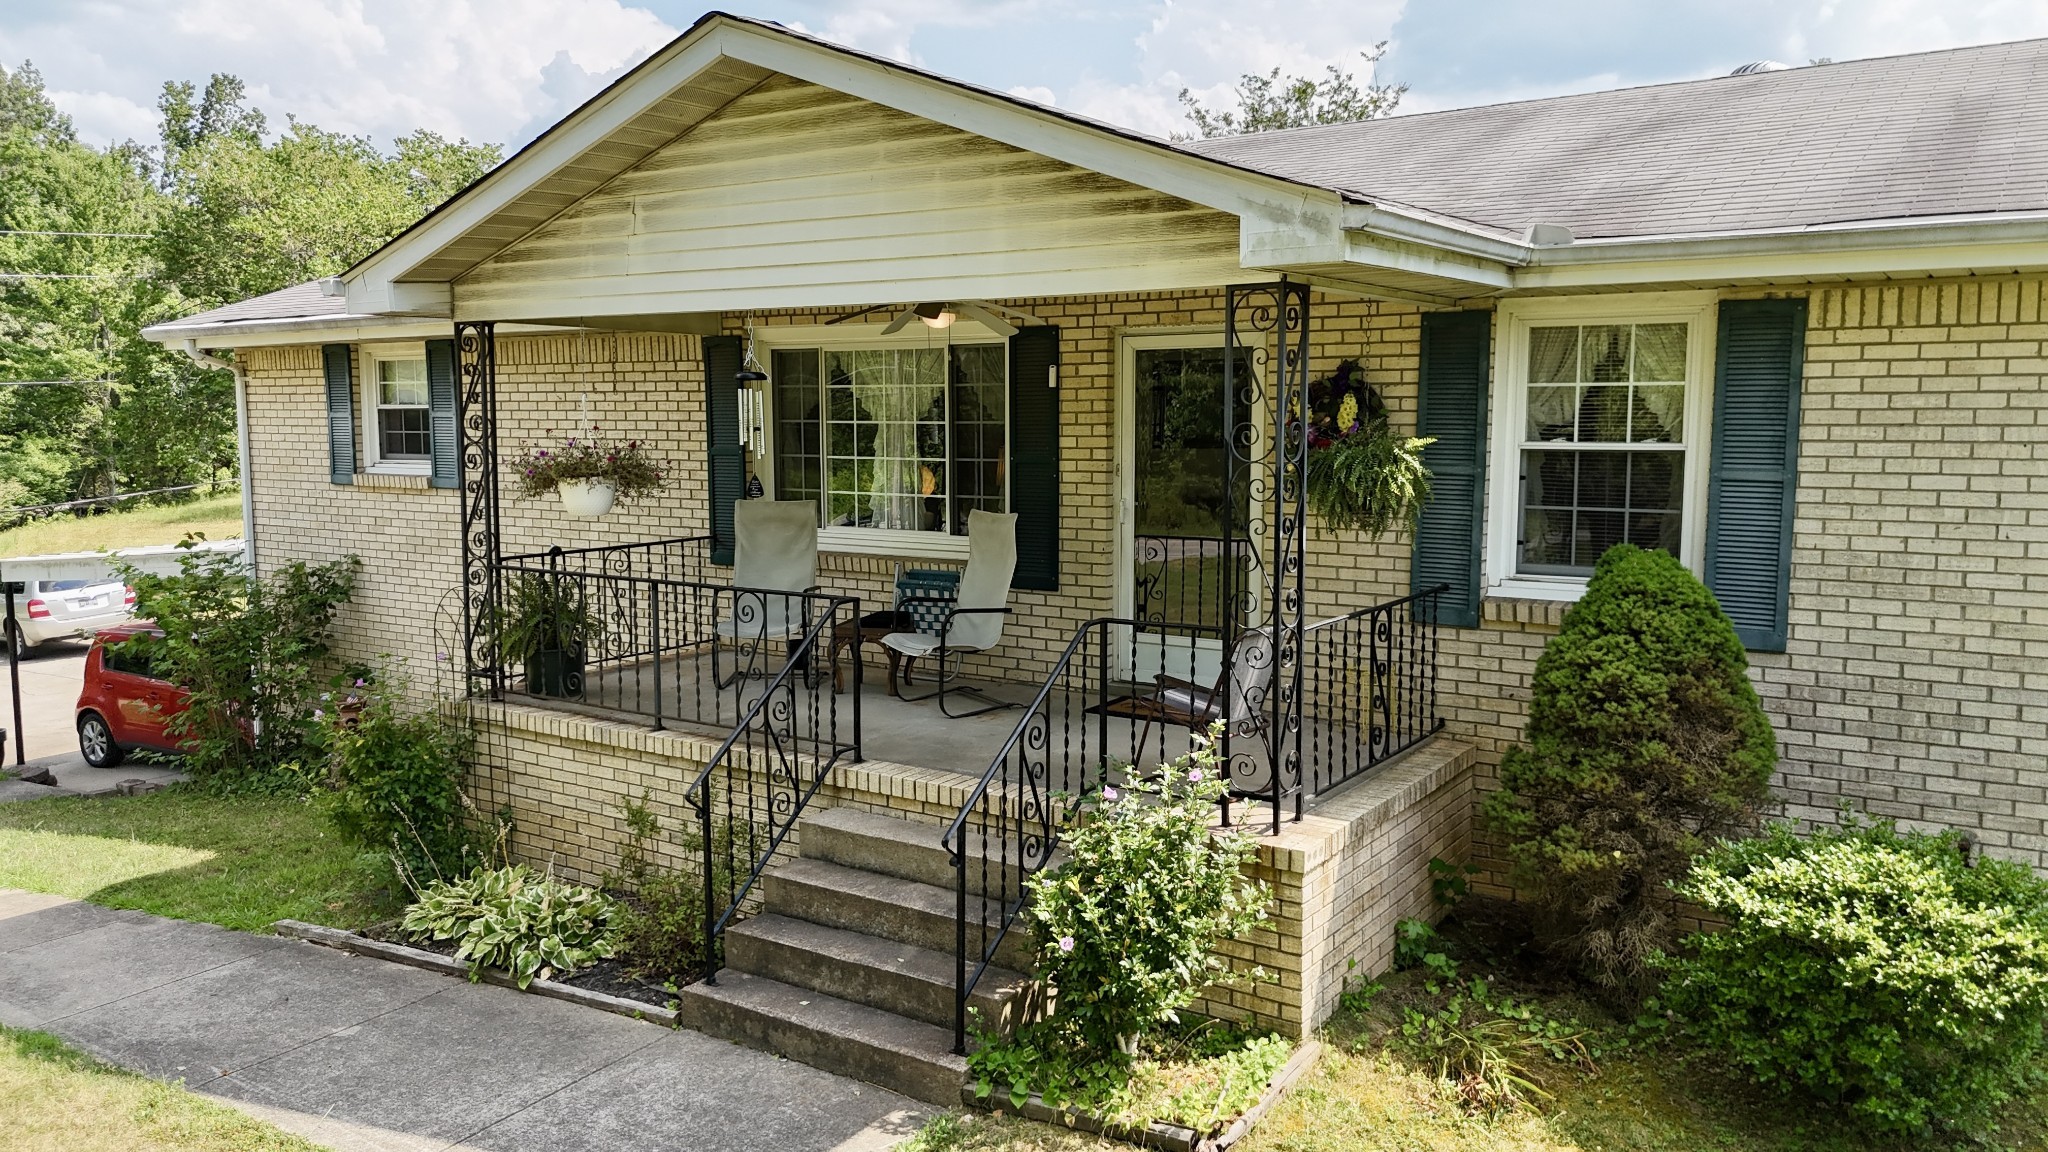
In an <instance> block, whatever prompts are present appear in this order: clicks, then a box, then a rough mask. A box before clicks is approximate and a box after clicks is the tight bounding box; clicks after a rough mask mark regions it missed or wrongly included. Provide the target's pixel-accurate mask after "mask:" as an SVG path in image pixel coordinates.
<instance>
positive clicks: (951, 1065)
mask: <svg viewBox="0 0 2048 1152" xmlns="http://www.w3.org/2000/svg"><path fill="white" fill-rule="evenodd" d="M678 998H679V999H680V1001H681V1007H680V1016H681V1019H682V1022H683V1023H684V1024H685V1025H687V1026H688V1027H691V1028H695V1029H697V1030H698V1031H701V1032H706V1033H709V1034H711V1035H713V1036H720V1037H723V1038H725V1039H727V1040H732V1041H736V1042H738V1043H741V1044H745V1045H746V1046H747V1047H749V1048H759V1049H762V1050H764V1051H767V1052H773V1053H775V1054H777V1055H779V1056H785V1057H787V1058H789V1059H791V1060H795V1061H798V1062H799V1063H803V1064H809V1065H810V1066H811V1067H813V1068H822V1069H824V1070H825V1071H827V1072H835V1073H838V1074H839V1075H841V1076H851V1077H854V1078H855V1079H858V1080H865V1081H867V1082H868V1083H870V1084H879V1085H881V1086H882V1087H884V1088H888V1089H890V1090H892V1091H896V1092H901V1093H902V1094H903V1095H905V1096H909V1097H911V1098H913V1099H917V1100H923V1101H925V1102H927V1103H930V1104H938V1105H941V1106H944V1107H949V1108H950V1107H954V1106H957V1105H958V1104H959V1103H960V1086H961V1084H962V1083H963V1082H965V1080H966V1078H967V1060H966V1058H964V1057H961V1056H955V1055H953V1053H952V1051H951V1049H952V1046H953V1030H952V1029H951V1028H940V1027H937V1026H936V1025H932V1024H926V1023H922V1022H920V1021H916V1020H910V1019H906V1018H905V1017H902V1016H898V1015H896V1014H894V1013H892V1012H884V1011H882V1010H881V1009H879V1008H870V1007H868V1006H867V1005H865V1004H856V1003H854V1002H852V1001H850V1000H841V999H839V998H838V997H836V996H827V995H825V994H824V993H821V992H815V991H812V990H810V989H807V988H798V987H795V986H793V985H789V984H784V983H782V982H781V981H779V980H771V979H768V978H767V977H764V976H754V975H750V974H748V973H745V972H738V971H734V970H733V969H730V968H727V969H724V970H722V971H721V972H719V974H718V983H717V984H704V983H701V982H700V983H697V984H689V985H686V986H684V988H683V990H682V993H681V995H680V996H679V997H678Z"/></svg>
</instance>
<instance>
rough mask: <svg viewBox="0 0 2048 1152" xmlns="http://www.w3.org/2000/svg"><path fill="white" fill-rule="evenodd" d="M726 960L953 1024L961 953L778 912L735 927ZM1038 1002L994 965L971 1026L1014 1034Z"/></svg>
mask: <svg viewBox="0 0 2048 1152" xmlns="http://www.w3.org/2000/svg"><path fill="white" fill-rule="evenodd" d="M725 963H726V966H727V967H729V968H732V969H734V970H735V971H739V972H745V973H748V974H750V975H754V976H766V977H767V978H769V979H771V980H779V981H781V982H782V983H784V984H790V985H794V986H796V987H799V988H809V989H811V990H813V991H816V992H823V993H825V994H826V995H827V996H836V997H838V998H839V999H841V1000H851V1001H853V1002H854V1003H856V1004H865V1005H867V1006H869V1007H870V1008H880V1009H882V1010H884V1011H887V1012H894V1013H896V1014H897V1015H899V1016H908V1017H909V1018H911V1019H912V1020H922V1021H924V1022H925V1023H927V1024H935V1025H938V1026H939V1027H941V1028H951V1027H952V1026H953V1005H954V991H953V989H954V982H955V979H956V969H955V962H954V958H953V953H952V952H951V951H950V950H948V951H946V952H935V951H933V950H931V949H929V948H918V947H915V946H913V945H910V944H903V943H900V942H898V941H895V940H884V939H882V938H881V937H879V936H868V935H865V934H863V933H860V932H852V931H848V930H847V929H844V928H830V927H827V926H825V925H823V924H812V923H810V922H808V921H804V920H793V919H791V918H789V917H787V916H777V915H775V914H773V913H769V914H766V915H761V916H755V917H752V918H751V919H748V920H745V921H742V922H741V923H739V924H735V925H733V926H732V927H731V928H729V929H727V930H726V933H725ZM1033 1002H1034V996H1033V989H1032V984H1031V981H1030V980H1029V979H1028V978H1027V977H1025V976H1023V975H1021V974H1019V973H1017V972H1012V971H1010V970H1008V969H1004V968H990V969H989V970H987V971H986V972H983V973H982V975H981V979H980V980H979V981H977V982H976V983H975V986H974V992H973V993H972V994H971V995H970V996H969V997H968V1005H969V1007H970V1008H971V1009H972V1010H973V1013H974V1014H973V1015H972V1016H971V1017H970V1021H978V1022H979V1024H980V1026H981V1027H982V1028H985V1029H992V1030H995V1031H1000V1032H1009V1031H1011V1030H1012V1029H1013V1028H1015V1027H1016V1025H1017V1024H1019V1023H1021V1022H1022V1018H1023V1015H1024V1013H1026V1012H1028V1011H1029V1010H1030V1007H1031V1005H1032V1004H1033Z"/></svg>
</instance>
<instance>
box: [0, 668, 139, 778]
mask: <svg viewBox="0 0 2048 1152" xmlns="http://www.w3.org/2000/svg"><path fill="white" fill-rule="evenodd" d="M88 647H89V645H88V644H87V642H86V641H83V640H78V641H66V640H53V641H51V642H49V643H47V644H43V645H40V646H38V647H37V648H36V649H35V652H34V654H33V655H31V656H30V657H29V658H28V659H26V660H23V661H22V662H21V734H22V736H23V738H24V739H23V745H24V746H23V749H22V750H23V751H24V752H26V753H27V755H28V763H27V764H26V765H25V766H20V765H17V764H16V763H15V760H14V700H13V696H12V694H11V693H10V691H9V687H8V681H7V660H6V657H5V656H4V655H0V728H4V729H6V730H7V734H8V735H7V747H6V749H5V752H6V758H5V760H4V761H0V767H4V768H5V769H6V770H7V771H9V772H12V773H16V774H19V775H24V776H32V775H34V774H35V773H36V771H37V770H38V769H39V768H47V769H49V770H50V773H51V774H52V775H54V776H55V777H56V778H57V788H58V789H62V790H64V791H68V792H77V793H81V794H83V795H88V796H90V795H95V794H98V793H102V792H111V791H113V790H114V788H115V786H116V785H118V784H120V783H121V782H122V781H123V780H147V781H150V782H152V783H166V782H168V781H171V780H176V779H178V778H179V773H178V770H177V768H176V767H175V766H172V765H166V764H145V763H143V762H141V761H139V760H131V761H129V762H128V763H125V764H123V765H121V766H120V767H118V768H92V767H88V766H87V765H86V763H85V759H84V757H82V756H80V755H79V754H78V732H77V730H76V729H75V728H74V727H72V725H73V719H72V710H73V709H74V708H76V707H77V706H78V690H79V689H80V688H81V687H82V686H83V684H84V677H85V653H86V650H87V648H88ZM54 792H55V790H51V789H46V790H44V791H40V792H38V791H35V790H34V786H33V785H23V784H20V783H18V782H6V783H0V800H19V799H27V798H31V797H34V796H46V795H52V794H54Z"/></svg>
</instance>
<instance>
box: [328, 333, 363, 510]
mask: <svg viewBox="0 0 2048 1152" xmlns="http://www.w3.org/2000/svg"><path fill="white" fill-rule="evenodd" d="M320 358H321V362H322V366H323V367H324V368H325V369H326V373H327V478H328V479H329V480H332V481H334V482H335V483H336V484H353V483H355V482H356V387H355V373H354V371H352V370H351V369H350V367H349V347H348V345H346V344H328V345H325V346H324V347H322V348H321V349H320Z"/></svg>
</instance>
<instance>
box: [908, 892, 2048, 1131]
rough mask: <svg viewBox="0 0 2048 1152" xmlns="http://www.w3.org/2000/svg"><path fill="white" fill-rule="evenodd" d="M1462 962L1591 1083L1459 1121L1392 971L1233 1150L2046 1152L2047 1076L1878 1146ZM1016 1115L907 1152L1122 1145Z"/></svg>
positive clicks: (1533, 988)
mask: <svg viewBox="0 0 2048 1152" xmlns="http://www.w3.org/2000/svg"><path fill="white" fill-rule="evenodd" d="M1446 935H1447V937H1448V938H1449V939H1451V941H1452V942H1453V945H1454V947H1458V949H1459V951H1461V952H1463V953H1464V955H1465V956H1466V957H1467V958H1466V959H1464V960H1463V963H1462V975H1463V978H1464V979H1467V980H1469V979H1470V978H1471V977H1473V976H1484V977H1486V978H1487V979H1488V981H1489V982H1490V985H1491V986H1492V987H1493V988H1494V989H1495V990H1496V991H1497V992H1500V993H1503V994H1505V995H1507V996H1509V997H1511V998H1513V999H1514V1000H1517V1001H1519V1002H1521V1003H1523V1004H1528V1005H1533V1006H1534V1007H1535V1008H1536V1009H1537V1010H1538V1011H1540V1012H1541V1013H1542V1014H1543V1015H1545V1016H1547V1017H1549V1018H1551V1019H1553V1020H1557V1021H1561V1022H1564V1021H1569V1022H1571V1027H1573V1028H1582V1029H1584V1030H1585V1031H1586V1040H1587V1042H1588V1044H1589V1045H1590V1046H1591V1047H1592V1048H1593V1049H1594V1050H1595V1052H1596V1063H1597V1065H1598V1070H1597V1072H1592V1073H1588V1072H1583V1071H1580V1070H1578V1069H1576V1068H1574V1067H1572V1066H1570V1065H1567V1064H1561V1063H1557V1062H1554V1061H1551V1060H1549V1059H1548V1058H1546V1057H1543V1056H1541V1055H1535V1056H1533V1057H1532V1058H1531V1059H1529V1060H1528V1061H1527V1062H1525V1067H1526V1069H1527V1070H1528V1071H1529V1072H1530V1073H1531V1074H1532V1076H1533V1078H1534V1079H1536V1080H1538V1081H1539V1082H1540V1084H1541V1086H1542V1088H1543V1089H1544V1090H1545V1091H1546V1092H1548V1093H1549V1094H1550V1098H1549V1099H1547V1100H1538V1101H1537V1102H1536V1103H1535V1105H1534V1106H1525V1107H1523V1108H1520V1109H1518V1110H1515V1111H1512V1112H1509V1113H1507V1114H1505V1115H1501V1116H1495V1117H1487V1116H1482V1115H1475V1114H1472V1113H1470V1112H1468V1111H1467V1110H1466V1109H1465V1108H1464V1107H1463V1106H1462V1105H1461V1104H1460V1102H1459V1100H1458V1099H1457V1097H1456V1095H1455V1094H1454V1093H1453V1092H1452V1091H1451V1089H1450V1088H1449V1086H1448V1085H1446V1084H1444V1083H1442V1082H1441V1081H1439V1080H1438V1078H1437V1076H1436V1074H1435V1066H1434V1062H1433V1061H1432V1060H1431V1059H1429V1058H1428V1056H1427V1055H1426V1054H1424V1053H1421V1052H1418V1051H1415V1050H1414V1049H1413V1048H1411V1047H1410V1046H1409V1045H1408V1044H1407V1043H1406V1042H1405V1041H1404V1039H1403V1038H1402V1035H1401V1024H1402V1022H1403V1021H1404V1019H1405V1018H1406V1017H1405V1011H1406V1010H1407V1009H1409V1008H1418V1009H1422V1010H1427V1009H1428V1008H1430V1007H1431V1006H1433V1005H1434V1004H1436V1003H1440V1002H1441V999H1440V997H1432V996H1431V995H1430V994H1429V993H1428V991H1427V989H1426V987H1425V983H1426V981H1427V979H1428V977H1427V976H1426V974H1425V973H1423V972H1421V971H1410V972H1403V973H1399V974H1396V975H1394V976H1391V977H1388V978H1386V980H1385V987H1384V988H1383V989H1382V990H1381V991H1380V992H1379V993H1378V994H1377V995H1376V996H1374V997H1373V998H1372V1000H1371V1003H1370V1006H1369V1007H1368V1008H1366V1009H1365V1010H1364V1011H1362V1012H1348V1013H1343V1014H1340V1015H1339V1016H1338V1017H1337V1019H1336V1020H1334V1021H1332V1022H1331V1024H1330V1025H1329V1026H1328V1027H1327V1028H1326V1029H1325V1030H1324V1032H1323V1039H1324V1041H1325V1046H1324V1050H1323V1056H1322V1059H1321V1060H1320V1061H1319V1062H1318V1063H1317V1066H1316V1067H1315V1068H1314V1069H1312V1070H1311V1071H1310V1072H1309V1074H1308V1075H1307V1076H1305V1077H1303V1078H1302V1080H1301V1081H1300V1083H1298V1084H1297V1085H1296V1086H1295V1089H1294V1091H1293V1092H1292V1093H1290V1094H1289V1095H1288V1097H1287V1098H1286V1099H1285V1100H1284V1101H1282V1102H1281V1104H1280V1105H1279V1107H1277V1108H1275V1109H1274V1110H1273V1111H1272V1112H1271V1113H1269V1114H1268V1115H1267V1116H1266V1117H1265V1119H1264V1120H1262V1121H1261V1122H1260V1124H1259V1126H1258V1127H1257V1128H1256V1129H1254V1130H1253V1131H1252V1133H1251V1135H1250V1136H1249V1137H1247V1138H1246V1139H1245V1140H1244V1142H1243V1143H1241V1144H1239V1145H1237V1149H1239V1150H1240V1152H1863V1150H1869V1152H1905V1150H1906V1149H1922V1148H1926V1149H1940V1148H1948V1149H1958V1148H2015V1149H2039V1148H2048V1067H2044V1068H2043V1073H2044V1075H2043V1076H2042V1078H2041V1082H2040V1083H2039V1084H2038V1085H2037V1087H2036V1088H2035V1090H2034V1093H2033V1095H2032V1097H2031V1098H2029V1099H2024V1100H2020V1101H2017V1102H2015V1103H2014V1104H2013V1105H2011V1106H2010V1107H2008V1108H2007V1109H2006V1111H2005V1113H2004V1115H2003V1116H2002V1117H2001V1118H2000V1126H1999V1131H1997V1132H1996V1133H1994V1134H1992V1135H1991V1136H1989V1137H1988V1138H1987V1139H1986V1140H1985V1141H1984V1142H1983V1143H1971V1142H1967V1141H1966V1142H1961V1143H1957V1142H1953V1141H1951V1142H1947V1143H1944V1142H1942V1141H1939V1140H1923V1141H1914V1140H1901V1141H1895V1142H1886V1141H1882V1140H1873V1139H1871V1138H1869V1137H1867V1136H1864V1135H1863V1134H1861V1133H1860V1132H1858V1131H1857V1130H1855V1129H1854V1128H1852V1127H1850V1126H1849V1125H1848V1124H1847V1123H1846V1122H1845V1121H1843V1120H1842V1119H1840V1118H1839V1117H1837V1116H1835V1115H1834V1114H1832V1113H1830V1112H1829V1111H1828V1110H1827V1109H1825V1108H1823V1107H1819V1106H1816V1105H1813V1104H1809V1103H1804V1102H1799V1101H1788V1100H1786V1099H1784V1098H1782V1097H1778V1096H1775V1095H1772V1094H1769V1093H1765V1092H1763V1091H1761V1090H1758V1089H1756V1088H1754V1087H1751V1086H1749V1085H1747V1084H1744V1083H1742V1082H1739V1081H1737V1080H1736V1079H1734V1078H1732V1077H1730V1076H1729V1075H1727V1074H1726V1072H1725V1071H1724V1070H1723V1069H1722V1068H1720V1067H1719V1066H1718V1065H1717V1064H1716V1062H1715V1061H1714V1059H1713V1057H1712V1054H1711V1053H1699V1052H1696V1051H1692V1050H1688V1049H1687V1048H1686V1047H1684V1046H1682V1045H1677V1044H1673V1045H1668V1046H1659V1047H1649V1048H1645V1047H1642V1046H1640V1045H1632V1044H1631V1043H1630V1042H1629V1040H1628V1037H1627V1032H1628V1030H1627V1028H1626V1027H1625V1026H1624V1025H1622V1024H1621V1023H1620V1022H1619V1021H1617V1020H1616V1019H1615V1018H1614V1017H1613V1016H1611V1015H1610V1014H1608V1013H1607V1012H1606V1011H1604V1010H1603V1009H1602V1008H1600V1007H1599V1006H1598V1005H1596V1004H1593V1003H1591V1002H1589V1001H1587V1000H1585V999H1582V998H1581V997H1580V996H1579V995H1578V994H1577V993H1575V992H1574V991H1573V990H1572V989H1571V988H1569V987H1564V986H1559V985H1558V984H1556V983H1553V982H1546V981H1544V980H1542V979H1540V978H1535V977H1533V976H1532V974H1531V971H1530V969H1529V967H1528V966H1526V962H1525V961H1523V960H1522V959H1520V958H1518V957H1512V956H1510V957H1507V958H1506V959H1505V960H1503V961H1502V962H1501V963H1498V964H1493V963H1486V962H1482V961H1480V960H1475V959H1471V958H1469V957H1471V956H1473V955H1482V956H1496V957H1498V956H1502V955H1504V953H1502V952H1501V951H1499V950H1497V949H1496V950H1488V949H1487V948H1485V947H1472V946H1471V944H1470V940H1469V938H1468V940H1466V941H1460V940H1459V937H1458V933H1457V932H1456V931H1455V930H1454V931H1452V932H1448V933H1447V934H1446ZM1126 1147H1128V1146H1127V1145H1120V1144H1113V1143H1110V1142H1108V1141H1104V1140H1099V1139H1096V1138H1094V1137H1090V1136H1085V1135H1081V1134H1079V1133H1074V1132H1069V1131H1066V1130H1063V1129H1058V1128H1053V1127H1049V1126H1047V1125H1043V1124H1036V1123H1032V1122H1030V1121H1027V1120H1021V1119H1018V1118H1015V1117H1002V1116H989V1115H983V1114H963V1113H947V1114H944V1115H941V1116H939V1117H937V1118H936V1119H934V1120H933V1121H932V1123H931V1124H930V1125H929V1126H927V1128H926V1129H925V1131H923V1132H922V1133H920V1134H919V1135H918V1136H917V1137H916V1138H915V1139H914V1140H913V1141H912V1142H911V1143H909V1144H907V1145H905V1146H904V1152H1109V1150H1110V1149H1121V1148H1126Z"/></svg>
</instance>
